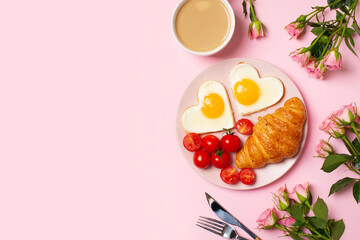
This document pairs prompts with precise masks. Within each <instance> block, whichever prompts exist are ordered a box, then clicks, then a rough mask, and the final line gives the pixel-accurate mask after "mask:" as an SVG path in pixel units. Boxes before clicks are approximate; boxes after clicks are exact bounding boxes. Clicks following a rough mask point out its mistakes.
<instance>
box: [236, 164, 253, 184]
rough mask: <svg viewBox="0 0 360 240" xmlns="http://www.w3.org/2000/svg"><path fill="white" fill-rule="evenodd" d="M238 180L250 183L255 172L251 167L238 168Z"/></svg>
mask: <svg viewBox="0 0 360 240" xmlns="http://www.w3.org/2000/svg"><path fill="white" fill-rule="evenodd" d="M239 180H240V181H241V182H242V183H243V184H246V185H251V184H253V183H254V181H255V172H254V171H253V170H252V169H251V168H243V169H241V170H240V174H239Z"/></svg>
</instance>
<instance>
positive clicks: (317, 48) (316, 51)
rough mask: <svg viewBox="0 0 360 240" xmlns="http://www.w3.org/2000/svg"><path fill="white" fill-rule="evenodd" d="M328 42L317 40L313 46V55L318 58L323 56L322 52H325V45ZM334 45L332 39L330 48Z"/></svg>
mask: <svg viewBox="0 0 360 240" xmlns="http://www.w3.org/2000/svg"><path fill="white" fill-rule="evenodd" d="M326 44H327V43H322V42H320V41H318V42H316V43H315V44H314V45H313V46H312V47H311V50H310V52H311V55H312V56H313V57H315V58H318V57H320V56H321V54H322V53H323V51H324V49H325V47H326ZM331 46H332V40H331V41H330V43H329V45H328V48H327V49H328V50H330V49H331Z"/></svg>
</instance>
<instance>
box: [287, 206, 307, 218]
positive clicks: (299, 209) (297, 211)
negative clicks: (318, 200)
mask: <svg viewBox="0 0 360 240" xmlns="http://www.w3.org/2000/svg"><path fill="white" fill-rule="evenodd" d="M290 215H291V216H292V217H293V218H294V219H295V220H296V221H298V222H304V220H305V218H304V212H303V205H302V204H297V205H294V206H292V208H291V210H290Z"/></svg>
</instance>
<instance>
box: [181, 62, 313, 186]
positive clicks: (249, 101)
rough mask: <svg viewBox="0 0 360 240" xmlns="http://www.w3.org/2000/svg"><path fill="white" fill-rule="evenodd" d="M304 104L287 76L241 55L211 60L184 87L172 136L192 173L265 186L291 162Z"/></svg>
mask: <svg viewBox="0 0 360 240" xmlns="http://www.w3.org/2000/svg"><path fill="white" fill-rule="evenodd" d="M306 117H307V115H306V107H305V102H304V99H303V97H302V96H301V93H300V92H299V90H298V88H297V87H296V86H295V84H294V83H293V82H292V81H291V79H290V78H289V77H288V76H287V75H286V74H285V73H283V72H282V71H281V70H279V69H278V68H276V67H274V66H273V65H271V64H269V63H266V62H263V61H260V60H257V59H247V58H234V59H228V60H224V61H221V62H219V63H216V64H214V65H212V66H210V67H209V68H207V69H206V70H204V71H203V72H201V73H200V74H199V75H198V76H196V77H195V78H194V79H193V81H192V82H191V83H190V84H189V86H188V87H187V89H186V90H185V92H184V94H183V96H182V98H181V100H180V104H179V107H178V112H177V120H176V126H177V138H178V142H179V145H180V148H181V151H182V153H183V155H184V157H185V160H186V161H187V162H188V163H189V165H190V166H191V167H192V168H193V169H194V170H195V172H196V173H197V174H198V175H200V176H201V177H203V178H204V179H206V180H207V181H209V182H211V183H214V184H216V185H218V186H221V187H225V188H230V189H237V190H246V189H255V188H259V187H262V186H265V185H267V184H269V183H271V182H273V181H275V180H277V179H279V178H280V177H281V176H283V175H284V174H285V173H286V172H287V171H289V169H290V168H291V167H292V166H293V165H294V164H295V162H296V160H297V159H298V157H299V155H300V154H301V150H302V148H303V146H304V144H305V140H306V135H307V121H306Z"/></svg>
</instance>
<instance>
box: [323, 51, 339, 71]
mask: <svg viewBox="0 0 360 240" xmlns="http://www.w3.org/2000/svg"><path fill="white" fill-rule="evenodd" d="M324 66H325V67H326V68H327V69H328V70H330V71H334V70H338V69H341V54H340V53H339V52H338V51H337V50H333V51H331V52H329V53H328V55H326V57H325V58H324Z"/></svg>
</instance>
